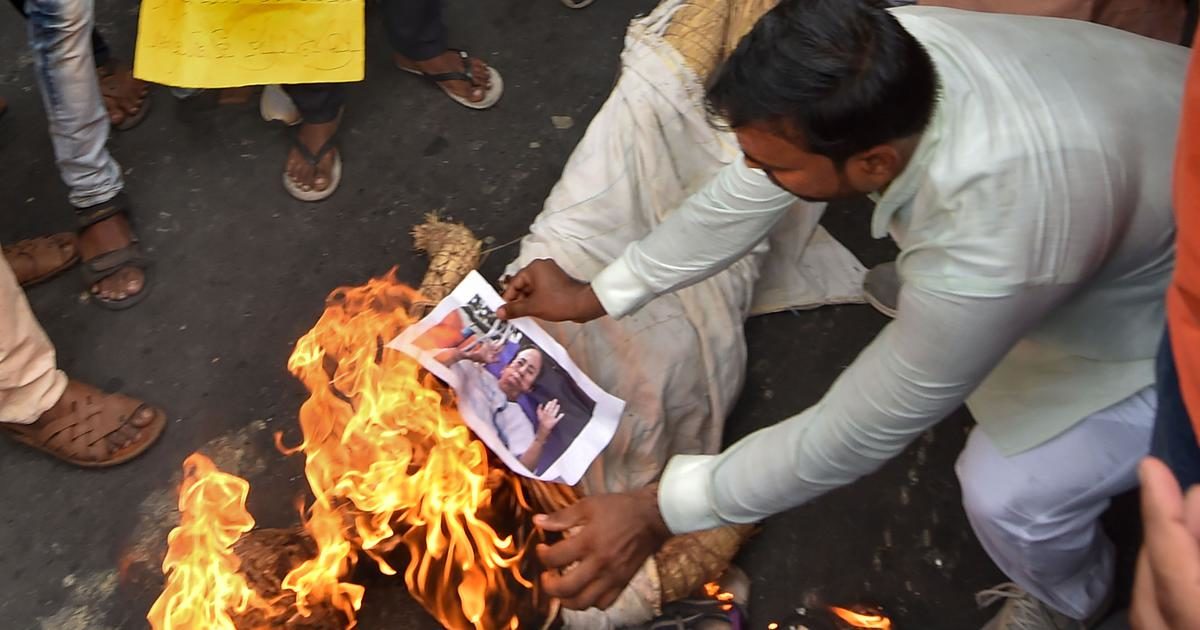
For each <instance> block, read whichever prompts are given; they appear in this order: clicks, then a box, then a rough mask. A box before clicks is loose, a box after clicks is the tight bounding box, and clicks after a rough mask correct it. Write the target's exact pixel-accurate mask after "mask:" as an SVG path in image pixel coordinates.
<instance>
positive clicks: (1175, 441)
mask: <svg viewBox="0 0 1200 630" xmlns="http://www.w3.org/2000/svg"><path fill="white" fill-rule="evenodd" d="M1157 388H1158V413H1157V415H1156V416H1155V418H1154V437H1153V438H1152V440H1151V443H1150V454H1151V455H1153V456H1155V457H1157V458H1159V459H1161V460H1163V462H1165V463H1166V464H1167V466H1168V467H1169V468H1170V469H1171V472H1173V473H1175V478H1176V479H1178V480H1179V485H1180V486H1182V487H1183V488H1184V489H1187V488H1189V487H1191V486H1192V485H1193V484H1197V483H1200V443H1198V442H1197V441H1196V432H1195V430H1194V429H1193V428H1192V420H1191V418H1190V417H1188V412H1187V409H1186V408H1185V407H1184V406H1183V395H1182V394H1181V393H1180V391H1179V373H1178V372H1177V371H1176V369H1175V356H1174V355H1173V354H1172V353H1171V331H1170V330H1169V329H1168V330H1167V332H1166V334H1164V335H1163V340H1162V344H1161V345H1160V346H1159V348H1158V385H1157Z"/></svg>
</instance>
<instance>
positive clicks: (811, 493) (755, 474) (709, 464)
mask: <svg viewBox="0 0 1200 630" xmlns="http://www.w3.org/2000/svg"><path fill="white" fill-rule="evenodd" d="M1071 289H1072V288H1071V287H1064V286H1041V287H1026V288H1022V289H1019V290H1018V291H1016V292H1013V293H1010V294H1008V295H1004V296H1001V297H983V298H980V297H965V296H962V295H956V294H953V293H949V292H946V291H941V290H934V289H929V288H921V287H918V286H911V285H910V284H908V283H906V284H905V285H904V288H903V289H902V291H901V296H900V309H899V315H898V317H897V319H896V321H894V322H892V323H891V324H889V325H888V326H887V327H886V328H884V330H883V332H881V333H880V334H879V336H878V337H877V338H876V339H875V341H873V342H872V343H871V344H870V345H869V346H868V347H867V348H866V350H864V351H863V352H862V354H860V355H859V356H858V358H857V359H856V360H855V361H854V363H852V364H851V365H850V367H849V368H847V369H846V371H845V372H843V373H842V375H841V376H840V377H839V378H838V380H837V381H836V382H835V383H834V384H833V386H832V387H831V388H830V390H829V391H828V392H827V393H826V394H825V396H824V397H823V398H822V399H821V400H820V401H819V402H818V403H817V404H816V405H814V406H812V407H809V408H808V409H806V410H805V411H803V412H801V413H800V414H798V415H796V416H793V417H791V418H788V419H787V420H784V421H783V422H780V423H779V424H776V425H774V426H771V427H767V428H765V429H762V430H760V431H757V432H755V433H753V434H751V435H749V436H747V437H746V438H744V439H742V440H741V441H739V442H738V443H737V444H734V445H733V446H732V447H730V448H729V449H728V450H726V451H725V452H724V453H721V454H720V455H679V456H676V457H674V458H672V459H671V461H670V462H669V463H668V465H667V468H666V470H665V471H664V473H663V477H662V480H661V482H660V485H659V497H658V498H659V507H660V509H661V510H662V515H663V518H664V520H665V521H666V523H667V526H668V527H670V529H671V531H673V532H676V533H683V532H688V531H696V530H701V529H708V528H712V527H717V526H720V525H723V524H726V523H752V522H757V521H759V520H762V519H763V518H765V517H767V516H769V515H772V514H776V513H778V512H782V511H784V510H786V509H788V508H791V507H795V506H797V505H800V504H803V503H805V502H807V501H809V500H811V499H813V498H815V497H817V496H819V495H821V494H823V493H825V492H827V491H829V490H832V489H834V488H837V487H839V486H842V485H845V484H848V483H850V482H852V481H854V480H856V479H858V478H859V477H861V476H863V475H865V474H867V473H869V472H872V471H874V470H875V469H877V468H878V467H879V466H881V465H882V464H883V463H884V462H886V461H887V460H889V459H891V458H892V457H894V456H895V455H896V454H898V453H899V452H900V451H902V450H903V449H904V447H905V446H907V445H908V444H909V443H910V442H912V441H913V440H914V439H916V437H917V436H919V435H920V434H921V433H922V432H923V431H925V430H926V429H928V428H929V427H931V426H932V425H934V424H936V423H937V422H938V421H940V420H941V419H942V418H944V417H945V416H947V415H948V414H949V413H950V412H951V411H953V410H954V409H955V408H957V407H958V406H959V405H960V404H961V403H962V402H963V400H964V399H965V398H966V397H967V395H968V394H970V393H971V391H972V390H973V389H975V387H976V386H978V384H979V383H980V382H981V381H982V380H983V379H984V377H986V376H987V374H988V373H989V372H990V371H991V369H992V368H993V367H994V366H995V365H996V364H997V363H998V362H999V361H1000V359H1002V358H1003V357H1004V355H1005V354H1007V353H1008V351H1009V350H1010V349H1011V348H1012V347H1013V345H1015V344H1016V342H1017V341H1018V340H1019V339H1020V338H1021V337H1023V336H1024V335H1025V334H1026V332H1027V330H1028V329H1029V328H1031V327H1032V326H1034V325H1036V323H1037V322H1038V321H1039V320H1040V319H1041V318H1042V317H1043V316H1044V314H1045V313H1046V312H1048V311H1049V310H1051V309H1053V308H1054V307H1055V306H1056V305H1057V304H1059V303H1060V302H1062V301H1063V300H1065V299H1066V298H1067V297H1069V296H1070V294H1071Z"/></svg>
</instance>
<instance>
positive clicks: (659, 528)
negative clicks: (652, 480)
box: [637, 483, 671, 540]
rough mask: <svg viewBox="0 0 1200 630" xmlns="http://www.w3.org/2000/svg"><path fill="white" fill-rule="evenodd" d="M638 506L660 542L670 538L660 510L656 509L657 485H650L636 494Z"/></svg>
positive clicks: (669, 532)
mask: <svg viewBox="0 0 1200 630" xmlns="http://www.w3.org/2000/svg"><path fill="white" fill-rule="evenodd" d="M637 498H638V503H639V505H641V506H642V510H643V515H644V517H645V520H646V524H647V525H648V526H650V529H651V530H653V532H654V534H655V536H657V537H658V538H659V539H660V540H666V539H668V538H670V537H671V530H670V528H668V527H667V522H666V521H665V520H663V516H662V510H660V509H659V507H658V484H657V483H656V484H651V485H649V486H646V487H645V488H642V489H641V490H639V491H638V492H637Z"/></svg>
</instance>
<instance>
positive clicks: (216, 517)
mask: <svg viewBox="0 0 1200 630" xmlns="http://www.w3.org/2000/svg"><path fill="white" fill-rule="evenodd" d="M183 471H184V479H183V486H182V488H181V489H180V492H179V512H180V522H179V527H176V528H175V529H173V530H171V533H170V534H169V535H168V536H167V555H166V558H165V559H164V560H163V573H164V574H166V576H167V584H166V588H165V589H164V590H163V592H162V594H161V595H159V597H158V600H156V601H155V602H154V606H153V607H152V608H151V609H150V614H149V615H148V616H147V618H148V619H149V620H150V626H151V627H152V628H154V629H155V630H174V629H183V628H206V629H211V630H234V625H233V619H232V618H231V617H230V614H229V613H230V612H231V611H232V612H234V613H242V612H245V611H247V610H249V609H250V608H252V607H253V608H260V609H268V608H269V605H268V604H267V603H266V602H263V601H262V600H261V598H259V597H258V595H257V594H256V593H255V592H254V591H253V590H252V589H251V588H250V587H249V586H248V585H247V584H246V581H245V579H244V578H242V576H241V574H239V573H238V566H239V564H240V561H239V560H238V558H237V556H236V555H234V553H233V551H232V550H231V548H232V546H233V543H235V542H237V540H238V538H240V537H241V536H242V534H244V533H246V532H248V531H250V529H251V528H252V527H254V518H253V517H252V516H250V513H249V512H247V511H246V495H247V494H249V492H250V484H249V483H247V482H246V480H244V479H240V478H238V477H234V476H233V475H228V474H225V473H223V472H220V471H219V470H217V468H216V466H214V465H213V463H212V461H211V460H210V459H208V458H207V457H205V456H203V455H201V454H199V453H195V454H193V455H191V456H190V457H188V458H187V459H186V460H184V462H183Z"/></svg>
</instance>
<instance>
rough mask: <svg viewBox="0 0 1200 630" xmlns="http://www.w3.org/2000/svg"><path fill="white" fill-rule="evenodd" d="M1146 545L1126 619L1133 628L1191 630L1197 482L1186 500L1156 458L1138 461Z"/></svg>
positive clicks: (1199, 525) (1197, 549)
mask: <svg viewBox="0 0 1200 630" xmlns="http://www.w3.org/2000/svg"><path fill="white" fill-rule="evenodd" d="M1139 472H1140V476H1141V478H1142V520H1143V526H1144V529H1145V536H1144V538H1145V544H1144V546H1143V547H1142V552H1141V554H1140V555H1139V556H1138V570H1137V579H1136V580H1135V582H1134V585H1133V611H1132V613H1131V614H1130V621H1131V622H1132V624H1133V627H1134V628H1135V629H1136V630H1194V629H1195V628H1196V627H1197V626H1196V624H1197V620H1200V486H1196V487H1193V488H1192V489H1191V490H1190V491H1189V492H1188V493H1187V498H1186V499H1185V498H1184V496H1183V493H1182V492H1180V490H1179V483H1178V482H1176V481H1175V477H1174V475H1172V474H1171V471H1170V470H1169V469H1168V468H1167V467H1166V465H1164V464H1163V463H1162V462H1161V461H1159V460H1157V459H1154V458H1146V459H1145V460H1144V461H1143V462H1142V465H1141V470H1140V471H1139Z"/></svg>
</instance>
